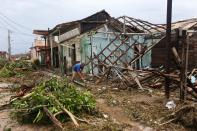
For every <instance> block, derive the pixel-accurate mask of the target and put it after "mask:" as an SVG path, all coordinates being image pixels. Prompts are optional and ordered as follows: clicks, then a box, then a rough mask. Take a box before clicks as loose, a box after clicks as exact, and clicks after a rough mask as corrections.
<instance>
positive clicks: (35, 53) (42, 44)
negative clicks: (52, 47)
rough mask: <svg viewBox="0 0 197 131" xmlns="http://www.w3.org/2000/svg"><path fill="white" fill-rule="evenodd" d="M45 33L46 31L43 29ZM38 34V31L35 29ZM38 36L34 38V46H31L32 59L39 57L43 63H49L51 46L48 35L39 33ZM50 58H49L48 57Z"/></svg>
mask: <svg viewBox="0 0 197 131" xmlns="http://www.w3.org/2000/svg"><path fill="white" fill-rule="evenodd" d="M43 32H44V33H45V31H43ZM34 33H35V34H36V33H37V32H36V31H34ZM37 35H38V36H37V38H36V39H35V40H34V43H33V47H31V48H30V50H31V51H30V54H31V60H32V61H34V60H36V59H38V60H39V61H40V63H41V64H42V65H46V64H47V57H49V46H48V42H47V40H46V36H43V35H40V36H39V34H37ZM48 59H49V58H48Z"/></svg>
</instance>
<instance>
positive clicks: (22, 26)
mask: <svg viewBox="0 0 197 131" xmlns="http://www.w3.org/2000/svg"><path fill="white" fill-rule="evenodd" d="M0 15H1V16H3V17H4V18H6V19H7V20H9V21H10V22H12V23H13V24H15V25H18V26H20V27H21V28H24V29H26V30H32V29H30V28H29V27H26V26H24V25H21V24H19V23H17V22H15V21H14V20H12V19H11V18H9V17H8V16H6V15H4V14H3V13H2V12H0Z"/></svg>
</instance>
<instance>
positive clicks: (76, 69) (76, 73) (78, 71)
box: [72, 63, 85, 81]
mask: <svg viewBox="0 0 197 131" xmlns="http://www.w3.org/2000/svg"><path fill="white" fill-rule="evenodd" d="M84 66H85V64H84V63H77V64H75V65H73V67H72V70H73V74H72V81H74V80H75V79H76V78H77V77H79V78H80V79H81V80H82V81H84V75H83V73H82V71H83V68H84Z"/></svg>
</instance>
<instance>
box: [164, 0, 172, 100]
mask: <svg viewBox="0 0 197 131" xmlns="http://www.w3.org/2000/svg"><path fill="white" fill-rule="evenodd" d="M171 23H172V0H168V1H167V25H166V73H167V74H168V73H169V72H170V71H169V69H170V48H171V44H170V43H171ZM169 86H170V79H169V78H167V77H166V78H165V95H166V98H167V99H169V97H170V88H169Z"/></svg>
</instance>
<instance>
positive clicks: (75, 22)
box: [49, 9, 111, 34]
mask: <svg viewBox="0 0 197 131" xmlns="http://www.w3.org/2000/svg"><path fill="white" fill-rule="evenodd" d="M99 13H105V14H106V15H107V17H108V18H111V16H110V14H109V13H108V12H106V11H105V10H104V9H103V10H101V11H99V12H96V13H94V14H92V15H89V16H88V17H85V18H82V19H79V20H75V21H70V22H65V23H61V24H58V25H56V26H55V27H54V28H53V29H51V30H50V31H49V33H52V34H53V33H55V31H57V29H59V28H61V26H64V25H72V24H77V23H79V22H82V21H84V20H86V19H89V18H91V17H92V16H94V15H97V14H99Z"/></svg>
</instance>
